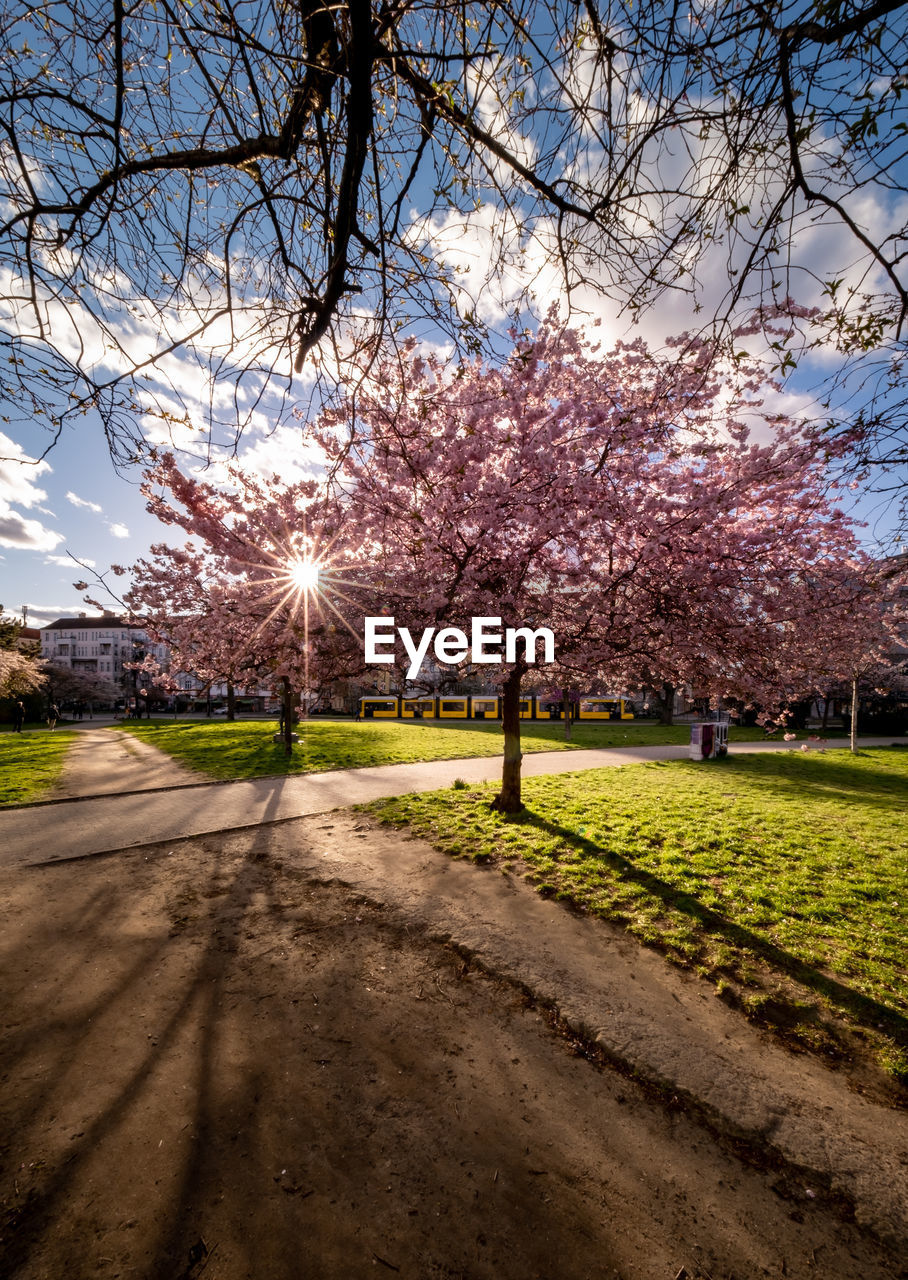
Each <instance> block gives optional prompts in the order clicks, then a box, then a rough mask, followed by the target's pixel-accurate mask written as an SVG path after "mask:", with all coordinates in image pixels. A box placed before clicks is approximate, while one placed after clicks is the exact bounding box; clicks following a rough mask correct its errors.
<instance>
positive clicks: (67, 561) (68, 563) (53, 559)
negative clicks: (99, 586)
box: [44, 556, 95, 570]
mask: <svg viewBox="0 0 908 1280" xmlns="http://www.w3.org/2000/svg"><path fill="white" fill-rule="evenodd" d="M44 563H45V564H59V565H62V566H63V568H64V569H74V570H75V569H78V567H79V565H80V564H82V565H87V566H88V568H89V569H93V568H94V567H95V561H94V560H89V559H87V558H80V559H79V562H78V564H77V563H76V561H75V560H73V558H72V556H45V557H44Z"/></svg>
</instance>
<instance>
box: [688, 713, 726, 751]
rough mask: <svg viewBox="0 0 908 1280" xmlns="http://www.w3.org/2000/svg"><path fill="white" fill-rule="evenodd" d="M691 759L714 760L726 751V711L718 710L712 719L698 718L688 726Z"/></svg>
mask: <svg viewBox="0 0 908 1280" xmlns="http://www.w3.org/2000/svg"><path fill="white" fill-rule="evenodd" d="M689 751H690V758H691V760H715V759H716V757H717V756H724V755H726V754H727V752H728V712H727V711H720V712H718V713H717V714H716V718H715V719H714V720H698V721H696V722H695V723H694V724H692V725H691V727H690V748H689Z"/></svg>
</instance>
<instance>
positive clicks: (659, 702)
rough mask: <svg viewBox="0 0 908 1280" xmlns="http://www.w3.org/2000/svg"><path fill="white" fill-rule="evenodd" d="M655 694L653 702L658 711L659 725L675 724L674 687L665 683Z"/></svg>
mask: <svg viewBox="0 0 908 1280" xmlns="http://www.w3.org/2000/svg"><path fill="white" fill-rule="evenodd" d="M654 692H655V698H654V701H655V703H656V706H657V708H658V710H659V723H660V724H674V723H675V686H674V685H673V684H669V683H668V682H666V683H665V684H663V685H661V686H660V688H659V689H658V690H656V691H654Z"/></svg>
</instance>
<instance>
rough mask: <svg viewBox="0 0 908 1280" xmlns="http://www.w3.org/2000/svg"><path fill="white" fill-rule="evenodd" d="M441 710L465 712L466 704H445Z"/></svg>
mask: <svg viewBox="0 0 908 1280" xmlns="http://www.w3.org/2000/svg"><path fill="white" fill-rule="evenodd" d="M441 709H442V711H463V710H464V704H463V703H462V702H443V703H442V704H441Z"/></svg>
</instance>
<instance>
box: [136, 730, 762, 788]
mask: <svg viewBox="0 0 908 1280" xmlns="http://www.w3.org/2000/svg"><path fill="white" fill-rule="evenodd" d="M117 727H118V728H122V730H123V731H124V732H125V733H132V734H135V735H136V736H137V737H140V738H142V740H143V741H145V742H150V743H152V744H153V745H154V746H156V747H158V748H160V750H161V751H165V752H167V754H168V755H171V756H173V757H174V758H175V759H176V760H179V761H180V763H181V764H185V765H187V766H188V767H189V768H191V769H197V770H198V771H199V772H200V773H204V774H207V775H208V776H209V777H212V778H261V777H267V776H270V775H273V774H283V773H318V772H321V771H323V770H329V769H360V768H366V767H370V766H374V765H381V764H408V763H411V762H414V761H419V760H458V759H465V758H467V757H469V756H496V755H500V754H501V748H502V735H501V728H500V726H499V724H498V722H497V720H496V721H490V722H488V723H475V722H474V723H472V724H469V725H465V724H460V725H456V726H455V725H442V724H427V723H425V722H423V723H418V724H408V723H406V722H399V721H394V720H385V721H381V720H366V721H362V722H360V723H356V722H355V721H352V720H311V721H310V722H309V723H308V724H307V725H306V726H305V728H302V727H301V728H300V738H301V741H300V743H299V744H297V745H296V746H295V747H294V748H293V755H292V757H291V758H290V759H289V760H288V759H287V758H286V757H285V755H284V750H283V746H282V745H281V744H277V743H273V742H272V740H271V739H272V735H273V733H274V731H275V729H276V728H277V724H276V722H275V721H273V720H247V721H235V722H234V723H232V724H231V723H229V722H227V721H202V722H200V721H198V720H143V721H129V722H128V723H126V724H123V725H121V726H117ZM765 737H766V735H765V733H764V732H763V730H762V729H735V730H733V731H732V741H738V742H742V741H755V740H762V739H764V738H765ZM521 741H522V743H523V750H524V751H577V750H580V749H582V748H584V747H628V746H639V745H644V744H658V743H685V742H688V741H690V728H689V726H687V725H674V726H670V727H665V726H662V725H655V724H633V723H627V722H625V723H620V722H610V721H605V722H602V723H595V722H594V723H586V724H576V725H574V726H573V728H572V740H571V742H565V740H564V726H563V725H559V724H545V723H542V724H535V723H532V722H529V723H526V724H524V726H523V733H522V738H521Z"/></svg>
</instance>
